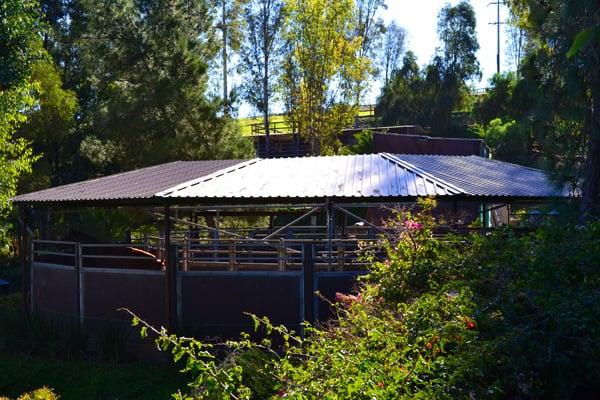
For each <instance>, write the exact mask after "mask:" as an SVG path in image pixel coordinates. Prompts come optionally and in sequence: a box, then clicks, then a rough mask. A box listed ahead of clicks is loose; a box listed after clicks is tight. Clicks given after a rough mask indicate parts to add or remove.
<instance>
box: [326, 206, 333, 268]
mask: <svg viewBox="0 0 600 400" xmlns="http://www.w3.org/2000/svg"><path fill="white" fill-rule="evenodd" d="M334 218H335V214H334V210H333V202H332V201H331V200H330V199H327V265H328V269H329V270H331V260H332V259H333V252H332V251H333V247H332V241H333V236H334V235H335V219H334Z"/></svg>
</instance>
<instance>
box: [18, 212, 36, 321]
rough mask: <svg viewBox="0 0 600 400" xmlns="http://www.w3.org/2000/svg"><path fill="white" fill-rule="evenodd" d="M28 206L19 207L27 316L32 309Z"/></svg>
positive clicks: (25, 310)
mask: <svg viewBox="0 0 600 400" xmlns="http://www.w3.org/2000/svg"><path fill="white" fill-rule="evenodd" d="M26 207H27V206H20V207H19V234H18V236H19V238H18V243H19V263H20V264H21V265H20V266H21V271H22V274H23V276H22V284H23V288H22V291H23V312H24V314H25V315H26V316H28V315H29V314H30V311H31V309H32V305H33V304H30V303H31V300H30V299H31V282H32V280H31V270H30V268H28V267H27V248H28V245H27V209H26Z"/></svg>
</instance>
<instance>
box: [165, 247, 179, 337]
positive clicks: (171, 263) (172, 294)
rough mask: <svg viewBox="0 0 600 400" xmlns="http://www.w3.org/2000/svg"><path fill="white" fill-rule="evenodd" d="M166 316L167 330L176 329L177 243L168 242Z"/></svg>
mask: <svg viewBox="0 0 600 400" xmlns="http://www.w3.org/2000/svg"><path fill="white" fill-rule="evenodd" d="M166 278H167V279H166V281H167V317H168V323H169V331H171V332H173V331H175V330H176V329H177V326H178V321H177V245H175V244H169V248H168V250H167V276H166Z"/></svg>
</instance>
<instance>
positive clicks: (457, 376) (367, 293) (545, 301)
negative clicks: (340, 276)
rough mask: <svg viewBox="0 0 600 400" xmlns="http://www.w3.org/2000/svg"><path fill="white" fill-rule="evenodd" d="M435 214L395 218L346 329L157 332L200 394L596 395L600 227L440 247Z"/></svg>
mask: <svg viewBox="0 0 600 400" xmlns="http://www.w3.org/2000/svg"><path fill="white" fill-rule="evenodd" d="M430 208H431V204H430V203H427V202H426V203H421V209H420V210H418V211H416V212H414V213H411V212H408V211H400V212H398V213H397V220H396V221H395V223H394V227H395V228H396V229H395V234H394V235H393V236H392V237H389V238H385V239H384V240H382V243H381V245H382V246H383V248H384V249H385V251H386V253H387V255H388V257H387V259H386V260H384V261H382V262H373V264H372V268H371V272H370V274H368V275H367V276H366V277H365V278H364V281H363V282H362V285H361V287H360V293H359V294H357V295H351V294H339V295H338V303H337V306H336V307H337V309H338V314H339V315H338V319H337V320H336V321H331V322H329V323H328V324H327V325H326V326H321V327H314V326H313V327H311V326H307V327H306V329H305V336H304V338H300V337H297V336H295V335H294V334H293V333H291V332H289V331H287V330H286V329H285V328H283V327H273V326H271V325H270V323H269V322H268V320H266V319H260V320H259V319H258V318H256V322H257V325H258V326H262V328H263V329H267V331H272V332H274V334H276V335H279V336H280V337H281V339H282V341H283V343H284V345H283V348H278V349H277V351H274V350H273V349H272V346H271V344H270V342H269V341H268V340H267V341H263V342H262V343H253V342H251V341H249V340H247V339H244V340H241V341H238V342H228V343H223V344H222V345H218V346H215V345H208V344H206V343H200V342H198V341H196V340H194V339H186V338H177V337H176V336H168V335H167V334H166V332H164V331H163V332H157V333H158V334H159V335H160V336H161V338H160V339H159V342H160V344H161V346H162V348H164V349H166V348H171V349H172V350H173V352H174V354H175V356H176V358H178V359H179V358H181V359H185V360H187V368H186V370H187V371H190V372H192V373H194V374H195V375H196V376H197V379H196V380H195V381H194V382H192V383H191V387H192V391H191V397H190V398H209V399H212V398H218V399H229V398H234V396H235V398H239V399H249V398H266V397H269V393H270V396H271V397H273V398H278V397H285V398H290V399H312V398H325V399H398V398H406V399H408V398H411V399H412V398H427V399H429V398H439V399H445V398H448V399H450V398H453V399H454V398H469V399H489V398H492V399H494V398H496V399H547V398H550V399H552V398H556V399H558V398H560V399H564V398H595V397H594V396H595V394H596V393H598V392H600V384H599V382H600V325H599V324H598V323H597V321H598V320H600V291H599V289H598V288H599V287H600V285H599V284H600V224H599V223H595V224H590V225H588V226H586V227H576V226H558V225H547V226H542V227H540V228H539V229H538V230H537V231H536V232H533V233H531V234H521V235H517V234H515V233H514V232H513V231H511V230H510V229H509V228H507V229H504V230H499V231H497V232H496V233H494V234H492V235H489V236H480V235H473V236H469V237H464V236H462V237H458V236H453V235H448V236H446V237H444V238H435V239H434V238H433V234H432V228H433V227H434V226H435V224H436V221H435V220H434V219H433V217H431V215H430V213H429V209H430ZM367 257H368V251H367ZM136 322H139V321H136ZM223 347H225V348H228V349H229V350H230V352H229V353H228V355H227V356H225V357H220V356H218V352H222V348H223ZM217 349H218V351H217ZM260 353H262V354H263V355H264V358H263V357H256V356H255V355H256V354H260ZM246 354H253V357H252V358H251V359H252V360H253V361H254V362H252V363H251V364H247V363H246V364H244V362H243V361H242V360H244V357H246V356H245V355H246ZM253 371H260V374H259V375H255V374H253ZM261 380H262V381H263V382H265V384H264V385H257V381H261ZM257 388H260V390H261V393H260V394H259V392H258V389H257ZM269 391H270V392H269Z"/></svg>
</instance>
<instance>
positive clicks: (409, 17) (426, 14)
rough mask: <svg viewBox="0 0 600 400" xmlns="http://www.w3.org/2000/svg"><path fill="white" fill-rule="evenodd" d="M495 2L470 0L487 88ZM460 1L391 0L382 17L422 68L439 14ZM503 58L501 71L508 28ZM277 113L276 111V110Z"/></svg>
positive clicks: (492, 69)
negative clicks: (399, 30)
mask: <svg viewBox="0 0 600 400" xmlns="http://www.w3.org/2000/svg"><path fill="white" fill-rule="evenodd" d="M492 1H495V0H470V3H471V5H472V6H473V8H474V9H475V13H476V17H477V38H478V39H479V45H480V49H479V51H478V52H477V57H478V59H479V63H480V66H481V72H482V79H481V81H480V82H473V86H475V87H485V86H487V82H488V80H489V78H491V77H492V76H493V75H494V74H495V73H496V26H495V25H490V24H489V23H490V22H495V21H496V6H495V5H488V4H489V3H491V2H492ZM458 2H459V0H387V1H386V4H387V6H388V8H387V10H385V11H384V12H382V13H381V17H382V18H383V19H384V20H385V21H386V22H389V21H391V20H395V21H396V22H397V23H398V24H399V25H401V26H402V27H404V29H406V32H407V43H406V48H407V49H409V50H412V51H413V52H414V53H415V55H416V56H417V60H418V63H419V65H424V64H427V63H428V62H429V61H431V58H432V56H433V54H434V52H435V48H436V47H437V46H438V45H439V43H438V39H437V15H438V13H439V11H440V10H441V8H442V7H443V6H444V5H445V4H446V3H450V4H457V3H458ZM506 16H507V11H506V7H501V10H500V18H501V20H504V19H506ZM500 46H501V49H500V58H501V61H500V63H501V68H502V70H503V71H505V70H506V69H507V68H508V67H507V63H506V56H505V54H504V52H505V50H506V49H505V47H506V36H505V32H504V27H503V26H502V27H501V29H500ZM379 91H380V86H379V84H378V83H374V84H373V85H372V87H371V90H370V91H369V93H368V94H367V97H366V98H365V101H364V104H369V103H374V102H375V100H376V98H377V95H378V94H379ZM273 111H276V110H273ZM252 114H253V112H252V110H251V109H250V108H249V107H248V106H247V105H242V106H241V107H240V109H239V115H240V116H247V115H252Z"/></svg>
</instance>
